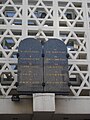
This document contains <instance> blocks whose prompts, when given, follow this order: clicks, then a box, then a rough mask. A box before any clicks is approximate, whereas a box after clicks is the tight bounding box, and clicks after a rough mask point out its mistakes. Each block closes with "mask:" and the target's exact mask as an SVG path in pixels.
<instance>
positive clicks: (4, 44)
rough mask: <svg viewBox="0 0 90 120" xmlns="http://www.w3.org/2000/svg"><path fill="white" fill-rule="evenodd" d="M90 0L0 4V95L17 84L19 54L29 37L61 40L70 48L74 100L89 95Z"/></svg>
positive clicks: (25, 0) (6, 0)
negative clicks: (23, 43) (22, 44)
mask: <svg viewBox="0 0 90 120" xmlns="http://www.w3.org/2000/svg"><path fill="white" fill-rule="evenodd" d="M89 34H90V0H0V92H1V95H5V96H8V95H10V94H11V93H12V90H13V91H14V90H15V88H16V87H15V83H16V81H17V62H18V60H17V53H18V45H19V43H20V41H21V40H22V39H24V38H26V37H34V38H35V37H36V38H38V37H40V38H45V40H48V38H59V39H61V40H63V41H64V42H65V44H66V45H67V50H68V53H69V68H68V69H69V76H70V83H71V86H70V89H71V93H70V95H71V96H89V91H90V83H89V81H90V78H89V75H90V53H89V51H90V50H89V45H90V42H89V37H90V35H89Z"/></svg>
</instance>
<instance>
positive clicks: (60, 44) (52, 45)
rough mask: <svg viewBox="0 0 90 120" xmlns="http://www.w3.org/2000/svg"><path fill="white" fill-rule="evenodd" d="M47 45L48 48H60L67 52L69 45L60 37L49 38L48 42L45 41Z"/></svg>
mask: <svg viewBox="0 0 90 120" xmlns="http://www.w3.org/2000/svg"><path fill="white" fill-rule="evenodd" d="M45 47H47V48H48V49H55V47H56V49H59V50H61V51H66V52H67V47H66V45H65V43H64V42H63V41H61V40H60V39H55V38H53V39H49V40H48V41H47V42H46V43H45Z"/></svg>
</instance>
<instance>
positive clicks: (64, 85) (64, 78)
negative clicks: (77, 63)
mask: <svg viewBox="0 0 90 120" xmlns="http://www.w3.org/2000/svg"><path fill="white" fill-rule="evenodd" d="M44 54H45V57H44V82H45V88H44V92H54V93H59V94H67V93H68V92H69V87H68V81H69V76H68V60H67V57H66V55H67V48H66V45H65V44H64V43H63V42H62V41H61V40H58V39H49V40H48V41H47V42H46V43H45V45H44Z"/></svg>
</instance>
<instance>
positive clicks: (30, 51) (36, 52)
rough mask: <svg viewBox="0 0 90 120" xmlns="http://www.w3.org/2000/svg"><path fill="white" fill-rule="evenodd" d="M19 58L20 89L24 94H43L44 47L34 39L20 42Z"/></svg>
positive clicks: (18, 89)
mask: <svg viewBox="0 0 90 120" xmlns="http://www.w3.org/2000/svg"><path fill="white" fill-rule="evenodd" d="M18 52H19V58H18V83H19V85H18V87H17V91H18V92H21V93H23V94H30V93H33V92H42V91H43V87H42V81H43V73H42V69H43V67H42V56H41V54H42V45H41V43H40V42H39V41H38V40H36V39H33V38H26V39H24V40H23V41H21V42H20V45H19V49H18Z"/></svg>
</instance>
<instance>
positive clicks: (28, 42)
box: [18, 38, 42, 50]
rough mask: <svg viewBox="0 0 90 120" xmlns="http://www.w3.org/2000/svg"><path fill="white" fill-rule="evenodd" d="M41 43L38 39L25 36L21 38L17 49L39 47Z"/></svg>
mask: <svg viewBox="0 0 90 120" xmlns="http://www.w3.org/2000/svg"><path fill="white" fill-rule="evenodd" d="M41 47H42V46H41V43H40V41H39V40H36V39H34V38H26V39H24V40H22V41H21V42H20V44H19V49H18V50H26V49H27V50H30V49H34V50H35V49H38V48H40V49H41Z"/></svg>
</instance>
